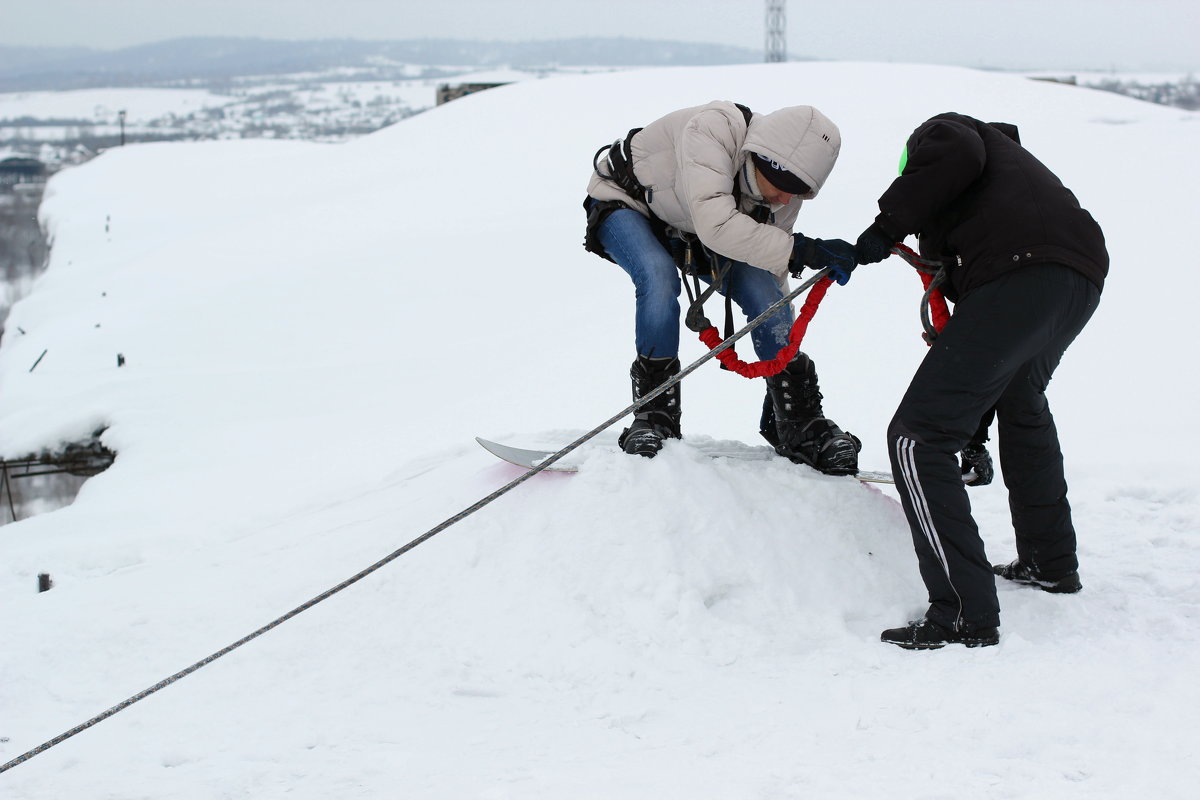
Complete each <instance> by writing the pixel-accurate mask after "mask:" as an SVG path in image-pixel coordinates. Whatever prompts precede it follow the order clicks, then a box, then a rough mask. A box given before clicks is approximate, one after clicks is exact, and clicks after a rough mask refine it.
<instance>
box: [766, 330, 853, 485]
mask: <svg viewBox="0 0 1200 800" xmlns="http://www.w3.org/2000/svg"><path fill="white" fill-rule="evenodd" d="M759 433H761V434H762V435H763V438H764V439H766V440H767V441H768V442H770V443H771V444H772V445H773V446H774V447H775V452H777V453H779V455H781V456H783V457H784V458H788V459H791V460H792V461H793V462H795V463H797V464H808V465H809V466H810V467H813V468H814V469H818V470H820V471H821V472H824V473H826V474H827V475H854V474H856V473H857V472H858V451H859V450H861V449H862V442H860V441H859V440H858V437H857V436H855V435H854V434H852V433H846V432H845V431H843V430H842V429H841V428H839V427H838V426H837V424H836V423H835V422H834V421H833V420H831V419H826V417H825V412H824V411H823V410H822V409H821V391H820V388H819V387H818V386H817V368H816V366H815V365H814V364H813V362H812V359H810V358H809V357H808V356H806V355H805V354H804V353H797V354H796V357H795V358H794V359H792V363H790V364H788V365H787V368H786V369H785V370H784V371H783V372H780V373H779V374H778V375H772V376H771V377H769V378H767V398H766V400H765V401H764V403H763V417H762V423H761V425H760V430H759Z"/></svg>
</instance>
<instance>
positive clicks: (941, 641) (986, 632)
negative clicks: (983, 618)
mask: <svg viewBox="0 0 1200 800" xmlns="http://www.w3.org/2000/svg"><path fill="white" fill-rule="evenodd" d="M879 640H880V641H881V642H886V643H888V644H894V645H897V646H899V647H903V648H904V649H905V650H937V649H938V648H939V647H945V646H946V645H948V644H962V645H966V646H967V647H989V646H991V645H994V644H1000V629H999V628H974V627H971V626H964V627H963V630H961V631H955V630H951V629H950V628H944V627H942V626H941V625H938V624H937V623H936V622H934V621H932V620H929V619H919V620H916V621H914V622H910V623H908V625H907V626H906V627H903V628H890V629H888V630H886V631H884V632H883V633H881V634H880V635H879Z"/></svg>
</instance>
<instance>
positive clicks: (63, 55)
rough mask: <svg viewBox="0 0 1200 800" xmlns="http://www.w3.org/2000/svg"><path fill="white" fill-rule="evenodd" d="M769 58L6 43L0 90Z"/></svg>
mask: <svg viewBox="0 0 1200 800" xmlns="http://www.w3.org/2000/svg"><path fill="white" fill-rule="evenodd" d="M761 60H762V54H761V53H760V52H759V51H757V50H753V49H750V48H745V47H730V46H726V45H718V44H703V43H692V42H673V41H661V40H649V39H630V38H581V39H557V40H547V41H531V42H479V41H466V40H457V39H411V40H402V41H360V40H355V39H330V40H319V41H298V42H297V41H280V40H273V39H255V38H224V37H209V38H186V39H172V40H170V41H165V42H156V43H153V44H145V45H138V46H136V47H126V48H123V49H120V50H93V49H87V48H31V47H6V46H0V92H13V91H31V90H46V89H86V88H95V87H101V86H105V87H122V86H148V85H163V84H171V83H175V82H179V81H189V82H192V84H193V85H195V82H197V81H200V82H213V81H218V82H219V81H223V80H229V79H231V78H235V77H238V76H243V75H284V74H289V73H295V72H309V71H320V70H325V69H330V68H334V67H349V68H356V67H357V68H362V69H368V70H371V71H372V72H376V73H379V74H380V76H381V77H386V76H387V75H388V71H389V69H392V70H397V69H399V67H400V65H405V64H408V65H412V64H418V65H428V66H434V67H436V66H455V67H497V66H512V67H530V66H560V67H569V66H614V67H616V66H701V65H711V64H743V63H753V62H757V61H761Z"/></svg>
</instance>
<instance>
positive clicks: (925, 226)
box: [875, 113, 1108, 300]
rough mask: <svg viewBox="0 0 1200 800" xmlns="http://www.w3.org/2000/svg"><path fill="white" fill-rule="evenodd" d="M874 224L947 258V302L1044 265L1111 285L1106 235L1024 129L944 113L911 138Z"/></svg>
mask: <svg viewBox="0 0 1200 800" xmlns="http://www.w3.org/2000/svg"><path fill="white" fill-rule="evenodd" d="M879 209H880V214H879V216H878V217H876V219H875V221H876V223H877V224H878V225H879V227H880V228H882V229H883V231H884V233H885V234H887V235H888V236H890V237H892V239H891V240H892V241H896V242H899V241H903V239H904V237H905V236H907V235H909V234H917V235H918V236H919V237H920V243H921V254H922V255H923V256H925V257H927V258H933V259H938V260H942V261H945V262H946V263H947V266H948V268H947V275H948V278H949V282H948V284H947V285H946V286H943V290H944V291H945V294H946V296H947V297H949V298H950V299H951V300H957V299H959V298H961V297H963V296H965V295H966V294H967V293H968V292H970V291H971V289H973V288H975V287H976V286H979V285H980V284H982V283H986V282H987V281H990V280H992V279H994V278H997V277H999V276H1000V275H1003V274H1004V273H1006V272H1010V271H1012V270H1014V269H1020V268H1021V267H1025V266H1029V265H1031V264H1038V263H1044V262H1054V263H1058V264H1064V265H1066V266H1068V267H1071V268H1073V269H1076V270H1078V271H1079V272H1081V273H1083V274H1084V275H1086V276H1087V277H1088V279H1090V280H1091V281H1092V282H1093V283H1094V284H1096V286H1097V288H1100V289H1103V288H1104V278H1105V276H1106V275H1107V274H1108V251H1107V249H1106V248H1105V246H1104V233H1103V232H1102V231H1101V230H1100V226H1099V225H1098V224H1096V221H1095V220H1094V219H1092V215H1091V214H1089V213H1088V212H1087V211H1086V210H1085V209H1083V208H1081V207H1080V205H1079V201H1078V200H1076V199H1075V195H1074V194H1072V193H1071V191H1070V190H1069V189H1067V188H1066V187H1065V186H1063V184H1062V181H1060V180H1059V179H1058V177H1057V176H1056V175H1055V174H1054V173H1053V172H1051V171H1050V170H1049V169H1047V168H1046V166H1045V165H1044V164H1042V162H1040V161H1038V160H1037V159H1036V158H1035V157H1034V156H1033V154H1032V153H1030V152H1029V151H1028V150H1026V149H1025V148H1024V147H1022V146H1021V145H1020V144H1019V139H1018V138H1017V134H1016V128H1015V127H1013V126H1011V125H1005V124H1003V123H986V122H980V121H979V120H977V119H974V118H972V117H968V116H965V115H963V114H953V113H951V114H939V115H938V116H936V117H933V118H932V119H929V120H927V121H926V122H924V123H922V124H921V125H920V127H918V128H917V129H916V130H915V131H913V133H912V136H910V137H909V139H908V151H907V163H906V164H905V166H904V171H903V173H902V174H901V175H900V177H898V178H896V180H895V181H893V182H892V185H891V186H889V187H888V189H887V191H885V192H884V193H883V196H882V197H880V198H879Z"/></svg>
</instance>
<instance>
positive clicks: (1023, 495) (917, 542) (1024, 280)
mask: <svg viewBox="0 0 1200 800" xmlns="http://www.w3.org/2000/svg"><path fill="white" fill-rule="evenodd" d="M879 209H880V213H879V216H877V217H876V218H875V221H874V222H873V223H872V224H871V226H870V227H868V228H867V229H866V230H865V231H864V232H863V233H862V235H861V236H860V237H859V239H858V242H857V244H856V248H857V252H858V259H859V262H860V263H863V264H867V263H873V262H877V261H882V260H883V259H884V258H886V257H887V255H888V254H889V252H890V251H891V248H892V246H893V243H895V242H900V241H903V240H904V238H905V237H906V236H908V235H909V234H916V235H917V236H918V237H919V239H920V248H921V254H922V256H924V257H926V258H930V259H935V260H939V261H941V262H942V263H943V264H944V265H945V268H946V273H947V283H946V285H945V286H943V291H944V293H945V294H946V296H947V298H948V299H950V300H951V301H953V302H954V304H955V305H954V315H953V317H952V318H951V319H950V322H949V323H948V324H947V325H946V327H945V329H944V330H943V331H942V332H941V335H940V336H938V338H937V339H935V340H934V341H933V343H932V346H931V347H930V349H929V352H928V353H927V354H926V356H925V359H924V360H923V361H922V362H921V365H920V367H918V369H917V372H916V374H915V375H914V376H913V379H912V383H911V384H910V385H909V388H908V391H907V392H906V393H905V395H904V398H903V399H902V400H901V401H900V405H899V407H898V408H897V409H896V413H895V416H894V417H893V418H892V421H891V424H890V425H889V427H888V443H889V450H890V456H891V461H892V468H893V470H894V474H895V476H896V486H897V489H898V491H899V493H900V497H901V501H902V503H903V506H904V511H905V514H906V516H907V518H908V522H909V526H910V528H911V529H912V534H913V543H914V546H915V548H916V552H917V560H918V563H919V566H920V570H921V577H922V578H923V579H924V581H925V586H926V587H927V589H928V590H929V609H928V610H927V611H926V613H925V617H924V618H923V619H921V620H917V621H915V622H910V623H909V624H908V625H907V626H905V627H900V628H893V629H889V630H886V631H884V632H883V634H882V636H881V638H882V640H883V641H884V642H888V643H890V644H895V645H899V646H900V647H905V648H909V649H932V648H937V647H942V646H944V645H946V644H950V643H960V644H965V645H967V646H968V647H978V646H983V645H992V644H996V643H997V642H999V630H998V628H999V625H1000V605H999V602H998V600H997V597H996V583H995V576H996V575H1000V576H1001V577H1004V578H1007V579H1009V580H1012V581H1016V582H1017V583H1021V584H1026V585H1030V586H1034V587H1036V588H1040V589H1042V590H1045V591H1048V592H1055V593H1070V592H1077V591H1079V589H1080V588H1081V583H1080V580H1079V571H1078V570H1079V562H1078V559H1077V557H1076V553H1075V529H1074V526H1073V524H1072V521H1071V508H1070V505H1069V504H1068V503H1067V484H1066V480H1065V478H1064V475H1063V457H1062V450H1061V448H1060V446H1059V441H1058V432H1057V430H1056V429H1055V426H1054V419H1053V417H1052V416H1051V414H1050V408H1049V405H1048V404H1047V401H1046V394H1045V392H1046V386H1047V384H1048V383H1049V381H1050V377H1051V375H1052V374H1053V373H1054V370H1055V368H1056V367H1057V366H1058V363H1059V360H1060V359H1061V358H1062V355H1063V352H1064V351H1065V350H1066V349H1067V347H1068V346H1069V345H1070V344H1071V342H1072V341H1074V339H1075V337H1076V336H1077V335H1078V334H1079V332H1080V331H1081V330H1082V329H1083V327H1084V325H1086V324H1087V322H1088V320H1089V319H1090V318H1091V316H1092V313H1093V312H1094V311H1095V309H1096V306H1097V304H1098V303H1099V300H1100V292H1101V290H1102V289H1103V286H1104V279H1105V276H1106V275H1107V274H1108V251H1107V250H1106V248H1105V244H1104V234H1103V233H1102V232H1101V230H1100V226H1099V225H1097V224H1096V221H1095V220H1094V219H1092V216H1091V215H1090V214H1089V213H1088V212H1087V211H1086V210H1084V209H1083V208H1081V207H1080V205H1079V202H1078V200H1076V198H1075V195H1074V194H1072V193H1071V191H1070V190H1068V189H1067V188H1066V187H1065V186H1063V184H1062V182H1061V181H1060V180H1059V179H1058V178H1057V177H1056V176H1055V175H1054V173H1052V172H1051V171H1050V170H1049V169H1047V168H1046V166H1045V165H1044V164H1042V163H1041V162H1040V161H1038V159H1037V158H1035V157H1034V156H1033V154H1031V153H1030V152H1029V151H1028V150H1026V149H1025V148H1024V147H1022V146H1021V144H1020V139H1019V136H1018V134H1017V130H1016V128H1015V127H1014V126H1012V125H1008V124H1005V123H986V122H981V121H980V120H977V119H973V118H972V117H968V116H965V115H963V114H953V113H951V114H939V115H937V116H935V117H933V118H932V119H929V120H927V121H926V122H924V123H923V124H922V125H920V126H919V127H918V128H917V129H916V130H915V131H914V132H913V133H912V135H911V136H910V137H909V139H908V143H907V148H906V151H905V159H904V161H902V163H901V172H900V177H898V178H896V180H894V181H893V182H892V184H891V186H889V187H888V189H887V191H885V192H884V193H883V195H882V196H881V197H880V198H879ZM993 407H994V408H995V411H996V419H997V421H998V422H997V424H998V428H997V431H998V438H999V455H1000V466H1001V469H1002V471H1003V474H1004V482H1005V485H1006V486H1007V488H1008V493H1009V506H1010V508H1011V511H1012V523H1013V529H1014V531H1015V533H1016V546H1017V559H1016V560H1015V561H1013V562H1012V563H1010V564H1003V565H997V566H994V567H993V566H992V565H991V564H989V562H988V559H987V555H986V553H985V552H984V545H983V540H982V539H981V538H980V536H979V529H978V527H977V526H976V524H975V521H974V519H973V518H972V517H971V508H970V503H969V501H968V499H967V493H966V489H965V487H964V484H963V478H962V475H961V471H960V469H959V465H958V461H957V458H956V455H957V454H958V453H959V452H960V451H962V450H963V447H964V446H965V445H967V443H968V442H970V441H971V439H972V435H973V434H975V433H976V430H977V428H978V427H979V425H980V420H981V419H984V418H985V414H986V413H987V412H988V411H989V410H990V409H992V408H993Z"/></svg>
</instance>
